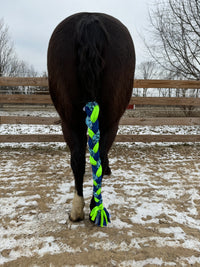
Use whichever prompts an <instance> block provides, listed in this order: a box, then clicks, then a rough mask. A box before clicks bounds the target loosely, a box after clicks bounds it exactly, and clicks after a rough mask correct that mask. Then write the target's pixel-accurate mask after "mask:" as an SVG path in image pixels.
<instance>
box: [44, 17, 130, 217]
mask: <svg viewBox="0 0 200 267" xmlns="http://www.w3.org/2000/svg"><path fill="white" fill-rule="evenodd" d="M134 71H135V51H134V45H133V41H132V39H131V36H130V34H129V32H128V30H127V28H126V27H125V26H124V25H123V24H122V23H121V22H120V21H119V20H117V19H116V18H114V17H112V16H109V15H106V14H102V13H78V14H75V15H72V16H70V17H68V18H66V19H65V20H64V21H62V22H61V23H60V24H59V25H58V26H57V27H56V29H55V30H54V32H53V34H52V36H51V39H50V42H49V48H48V75H49V90H50V94H51V98H52V100H53V103H54V105H55V107H56V110H57V111H58V113H59V115H60V118H61V121H62V130H63V134H64V138H65V141H66V143H67V145H68V146H69V148H70V151H71V167H72V170H73V174H74V178H75V195H74V200H73V205H72V210H71V214H70V219H71V220H72V221H79V220H82V219H83V218H84V212H83V207H84V200H83V176H84V173H85V152H86V143H87V134H86V132H87V127H86V124H85V118H86V114H85V112H84V111H83V107H84V106H85V105H86V104H87V103H88V102H89V101H96V102H97V103H98V105H99V107H100V112H99V129H100V133H101V135H100V141H99V152H100V158H101V164H102V169H103V174H110V168H109V163H108V156H107V155H108V151H109V149H110V147H111V145H112V143H113V141H114V139H115V136H116V133H117V129H118V124H119V120H120V118H121V116H122V115H123V113H124V111H125V109H126V107H127V105H128V103H129V100H130V97H131V94H132V87H133V79H134ZM103 174H102V175H103ZM94 205H95V202H94V197H93V198H92V200H91V204H90V207H91V209H92V208H93V207H94Z"/></svg>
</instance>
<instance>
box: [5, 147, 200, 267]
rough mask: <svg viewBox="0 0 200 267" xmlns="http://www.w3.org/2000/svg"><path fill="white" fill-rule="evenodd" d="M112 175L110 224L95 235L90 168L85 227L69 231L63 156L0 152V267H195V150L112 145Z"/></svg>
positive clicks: (66, 157) (198, 177)
mask: <svg viewBox="0 0 200 267" xmlns="http://www.w3.org/2000/svg"><path fill="white" fill-rule="evenodd" d="M87 158H88V154H87ZM87 161H88V160H87ZM110 167H111V169H112V174H111V176H110V177H108V176H107V177H104V181H103V189H102V194H103V200H104V205H105V207H106V208H107V209H108V211H109V212H110V214H111V223H110V224H109V225H108V227H106V228H99V227H96V226H94V225H93V224H91V223H90V221H89V219H88V215H89V201H90V197H91V194H92V175H91V170H90V166H89V164H87V167H86V174H85V183H84V197H85V220H84V221H82V222H79V223H71V222H70V221H69V219H68V214H69V212H70V208H71V201H72V198H73V191H74V182H73V175H72V172H71V169H70V154H69V151H68V150H67V149H64V148H59V147H58V148H55V147H53V148H52V147H51V146H49V145H46V146H44V147H29V148H25V149H23V148H11V147H10V148H0V265H1V266H6V267H9V266H24V267H27V266H134V267H135V266H200V144H196V145H195V144H191V145H140V144H114V145H113V147H112V149H111V151H110Z"/></svg>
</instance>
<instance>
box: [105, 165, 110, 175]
mask: <svg viewBox="0 0 200 267" xmlns="http://www.w3.org/2000/svg"><path fill="white" fill-rule="evenodd" d="M104 175H111V169H110V167H109V166H107V167H106V169H105V172H104Z"/></svg>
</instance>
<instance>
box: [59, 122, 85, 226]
mask: <svg viewBox="0 0 200 267" xmlns="http://www.w3.org/2000/svg"><path fill="white" fill-rule="evenodd" d="M62 128H63V134H64V138H65V141H66V142H67V144H68V146H69V148H70V151H71V168H72V171H73V174H74V179H75V193H74V199H73V202H72V209H71V213H70V220H71V221H73V222H76V221H81V220H83V219H84V211H83V208H84V199H83V177H84V173H85V150H86V143H87V136H86V126H85V125H83V127H80V128H79V130H78V131H77V130H76V131H73V130H71V129H70V130H69V129H68V128H67V126H66V125H64V124H63V125H62Z"/></svg>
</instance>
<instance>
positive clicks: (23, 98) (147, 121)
mask: <svg viewBox="0 0 200 267" xmlns="http://www.w3.org/2000/svg"><path fill="white" fill-rule="evenodd" d="M0 86H43V87H44V86H48V80H47V78H7V77H2V78H0ZM133 86H134V87H135V88H177V89H187V88H189V89H197V88H200V81H185V80H184V81H183V80H181V81H178V80H176V81H175V80H135V81H134V85H133ZM0 104H52V102H51V98H50V96H49V95H5V94H2V95H0ZM129 104H135V105H154V106H155V105H156V106H196V107H197V106H200V98H184V97H182V98H174V97H170V98H168V97H145V98H143V97H132V98H131V100H130V103H129ZM59 123H60V120H59V118H50V117H30V116H28V117H25V116H24V117H22V116H0V124H34V125H36V124H37V125H58V124H59ZM120 125H140V126H146V125H147V126H161V125H177V126H183V125H200V117H184V118H183V117H181V118H180V117H179V118H177V117H176V118H175V117H174V118H173V117H172V118H168V117H162V118H160V117H157V118H124V117H123V118H122V119H121V120H120ZM115 141H117V142H200V135H199V134H196V135H171V134H170V135H117V136H116V139H115ZM2 142H6V143H7V142H9V143H10V142H64V139H63V135H58V134H57V135H56V134H55V135H52V134H48V135H47V134H45V135H44V134H37V135H36V134H35V135H32V134H31V135H29V134H27V135H0V143H2Z"/></svg>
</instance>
